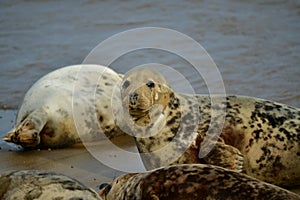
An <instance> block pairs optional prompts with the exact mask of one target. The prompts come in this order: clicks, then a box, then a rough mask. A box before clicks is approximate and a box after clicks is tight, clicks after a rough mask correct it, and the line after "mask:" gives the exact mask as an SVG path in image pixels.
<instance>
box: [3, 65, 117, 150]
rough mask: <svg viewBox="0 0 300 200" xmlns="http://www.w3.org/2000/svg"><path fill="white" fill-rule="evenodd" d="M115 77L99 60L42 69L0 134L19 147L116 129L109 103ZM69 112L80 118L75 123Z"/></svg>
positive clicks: (55, 144)
mask: <svg viewBox="0 0 300 200" xmlns="http://www.w3.org/2000/svg"><path fill="white" fill-rule="evenodd" d="M121 77H122V75H120V74H117V73H116V72H115V71H113V70H111V69H110V68H108V67H104V66H100V65H73V66H67V67H63V68H60V69H58V70H55V71H53V72H51V73H49V74H47V75H45V76H44V77H42V78H41V79H40V80H38V81H37V82H36V83H35V84H34V85H33V86H32V87H31V88H30V89H29V90H28V91H27V93H26V95H25V97H24V100H23V103H22V105H21V107H20V109H19V112H18V115H17V119H16V125H15V127H14V128H13V129H12V130H11V131H10V132H8V133H7V135H6V136H4V137H3V140H4V141H6V142H12V143H15V144H18V145H21V146H22V147H24V148H61V147H66V146H69V145H72V144H74V143H77V142H80V141H82V140H83V139H84V140H87V141H93V140H95V139H96V138H99V137H101V135H102V133H105V134H106V136H107V137H109V138H112V137H114V136H116V135H118V134H122V133H121V132H120V131H119V130H118V128H117V127H116V124H115V120H114V119H113V113H112V108H111V98H112V93H113V90H114V89H116V87H115V86H116V84H117V83H118V82H120V81H121ZM116 98H117V97H116ZM74 116H77V119H79V120H81V122H82V123H80V124H75V122H74ZM77 129H80V133H77ZM79 134H80V135H79Z"/></svg>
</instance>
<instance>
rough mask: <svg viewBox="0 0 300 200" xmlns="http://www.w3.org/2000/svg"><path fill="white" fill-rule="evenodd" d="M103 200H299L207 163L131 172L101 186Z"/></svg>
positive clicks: (277, 188) (294, 196)
mask: <svg viewBox="0 0 300 200" xmlns="http://www.w3.org/2000/svg"><path fill="white" fill-rule="evenodd" d="M99 188H100V190H99V192H98V193H99V195H100V196H101V197H102V198H103V199H104V200H121V199H122V200H126V199H135V200H141V199H143V200H147V199H149V200H150V199H151V200H170V199H178V200H180V199H184V200H189V199H191V200H192V199H245V200H246V199H251V200H253V199H278V200H279V199H281V200H283V199H289V200H291V199H295V200H296V199H300V196H298V195H297V194H294V193H292V192H290V191H287V190H285V189H282V188H280V187H278V186H275V185H272V184H268V183H265V182H262V181H259V180H258V179H254V178H252V177H249V176H247V175H244V174H241V173H238V172H235V171H232V170H227V169H225V168H221V167H217V166H213V165H206V164H183V165H174V166H169V167H163V168H159V169H155V170H153V171H150V172H146V173H130V174H125V175H122V176H120V177H119V178H117V179H115V180H114V181H113V182H112V183H110V184H107V183H103V184H101V185H100V187H99Z"/></svg>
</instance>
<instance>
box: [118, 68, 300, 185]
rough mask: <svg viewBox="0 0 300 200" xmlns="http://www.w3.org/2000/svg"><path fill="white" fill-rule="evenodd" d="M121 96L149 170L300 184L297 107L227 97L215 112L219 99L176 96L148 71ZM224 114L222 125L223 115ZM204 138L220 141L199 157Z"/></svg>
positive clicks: (130, 80)
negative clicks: (190, 169) (200, 170)
mask: <svg viewBox="0 0 300 200" xmlns="http://www.w3.org/2000/svg"><path fill="white" fill-rule="evenodd" d="M121 97H122V102H123V107H124V113H126V112H127V113H128V116H130V120H129V122H130V123H132V125H131V127H133V128H132V130H131V132H134V133H136V134H137V135H136V136H134V135H133V136H134V139H135V142H136V144H137V147H138V149H139V152H140V154H141V158H142V160H143V162H144V165H145V166H146V168H147V169H154V168H157V167H161V166H166V165H169V164H183V163H206V164H213V165H218V166H221V167H224V168H228V169H232V170H236V171H242V172H243V173H246V174H248V175H250V176H252V177H255V178H258V179H260V180H263V181H266V182H269V183H273V184H277V185H281V186H294V185H300V170H299V166H300V134H299V133H300V109H298V108H294V107H291V106H287V105H284V104H280V103H276V102H272V101H267V100H263V99H259V98H253V97H246V96H236V95H235V96H226V97H223V96H222V99H221V101H219V102H220V103H219V104H217V105H214V107H212V104H211V99H212V98H214V99H219V98H221V97H220V96H218V95H212V96H209V95H200V94H199V95H198V94H197V95H189V94H181V93H176V92H175V91H174V90H173V89H172V88H171V87H170V86H169V84H168V82H167V81H166V80H165V78H164V77H163V76H162V75H161V74H160V73H159V72H158V71H156V70H154V69H151V68H146V67H141V68H135V69H133V70H131V71H130V72H128V73H127V74H126V75H125V76H124V78H123V81H122V89H121ZM224 110H225V111H226V113H225V120H224V123H222V122H223V121H221V120H218V115H219V113H220V112H223V111H224ZM212 112H216V113H217V117H215V118H214V119H212ZM197 117H198V119H197ZM128 118H129V117H128ZM218 127H223V128H222V129H221V133H220V137H219V138H217V139H214V138H213V139H212V140H211V139H210V138H211V135H216V133H214V132H213V131H214V130H216V131H217V130H218ZM209 129H210V130H212V131H211V132H208V130H209ZM205 138H209V140H208V141H212V143H213V142H214V140H215V142H214V143H213V145H214V147H213V148H212V150H211V151H210V153H209V154H207V155H206V156H205V157H203V158H199V151H200V149H201V148H203V146H202V145H203V141H204V140H205ZM200 153H201V152H200Z"/></svg>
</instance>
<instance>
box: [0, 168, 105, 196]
mask: <svg viewBox="0 0 300 200" xmlns="http://www.w3.org/2000/svg"><path fill="white" fill-rule="evenodd" d="M0 185H1V187H0V199H2V200H11V199H36V200H57V199H60V200H67V199H69V200H70V199H82V200H96V199H97V200H100V197H99V195H98V194H97V193H96V192H95V191H93V190H92V189H90V188H87V187H86V186H84V185H83V184H81V183H80V182H78V181H76V180H75V179H72V178H70V177H67V176H65V175H62V174H58V173H54V172H48V171H40V170H20V171H11V172H6V173H3V174H0Z"/></svg>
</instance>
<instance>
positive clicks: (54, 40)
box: [0, 0, 300, 187]
mask: <svg viewBox="0 0 300 200" xmlns="http://www.w3.org/2000/svg"><path fill="white" fill-rule="evenodd" d="M76 2H78V3H74V2H73V1H49V0H32V1H29V0H27V1H22V0H11V1H0V69H1V73H0V107H7V108H10V109H12V110H16V109H17V108H18V106H19V105H20V104H21V102H22V98H23V96H24V94H25V92H26V91H27V89H28V88H29V87H30V86H31V85H32V84H33V83H34V82H35V81H36V80H38V79H39V78H40V77H41V76H43V75H45V74H47V73H48V72H50V71H52V70H54V69H57V68H60V67H63V66H66V65H72V64H78V63H81V62H82V61H83V60H84V58H85V57H86V56H87V54H88V53H89V52H90V51H91V50H92V49H93V48H94V47H95V46H96V45H98V44H99V43H100V42H101V41H103V40H105V39H106V38H108V37H110V36H112V35H113V34H116V33H119V32H121V31H126V30H128V29H132V28H139V27H146V26H147V27H149V26H151V27H165V28H170V29H174V30H177V31H180V32H182V33H184V34H186V35H188V36H190V37H192V38H193V39H195V40H196V41H197V42H199V43H200V44H201V45H202V46H203V47H204V48H205V49H206V50H207V51H208V53H209V54H210V56H211V57H212V58H213V59H214V61H215V63H216V64H217V66H218V68H219V70H220V72H221V74H222V77H223V80H224V84H225V88H226V91H227V93H231V94H241V95H248V96H256V97H261V98H265V99H270V100H273V101H278V102H281V103H285V104H289V105H292V106H296V107H300V101H299V99H300V91H299V86H300V79H299V77H300V66H299V64H300V57H299V55H300V40H299V38H300V23H299V22H300V2H299V1H297V0H294V1H293V0H287V1H286V0H268V1H259V0H258V1H255V2H254V1H248V0H243V1H237V0H223V1H218V0H197V1H196V0H187V1H178V0H173V1H159V0H155V1H138V0H131V1H130V0H127V1H95V0H82V1H76ZM151 39H153V40H155V38H151ZM191 51H192V50H191ZM191 54H193V52H191ZM193 56H195V57H197V56H198V55H196V54H195V55H193ZM149 62H157V63H163V64H165V65H170V66H175V67H176V66H179V67H181V68H183V69H184V68H185V67H186V66H185V65H186V62H184V61H182V59H178V58H177V57H174V55H170V54H166V53H163V52H160V51H158V52H157V51H156V52H153V51H151V50H146V51H141V52H137V53H136V54H130V55H128V56H127V57H126V56H125V57H124V58H122V59H120V60H118V61H116V62H115V63H114V64H113V65H112V68H113V69H115V70H116V71H118V72H123V73H124V72H126V71H127V70H128V69H129V68H131V67H132V66H135V65H139V64H144V63H149ZM186 69H188V67H187V68H186ZM186 76H187V78H188V79H190V80H191V82H192V83H193V86H194V87H195V90H196V92H199V93H201V92H207V90H206V86H205V83H204V82H203V80H201V79H198V78H197V77H195V76H194V74H193V73H192V72H189V71H188V70H187V71H186ZM14 118H15V111H1V112H0V131H1V134H2V135H3V133H4V132H6V131H8V130H9V129H10V128H11V126H12V125H13V120H14ZM0 147H1V149H2V151H0V153H1V156H0V157H1V160H0V171H5V170H8V169H22V168H27V169H28V168H29V169H50V170H51V169H52V170H55V171H60V172H63V173H66V174H68V175H71V176H73V177H76V178H78V179H79V180H82V181H83V182H84V183H86V184H87V185H89V186H92V187H94V186H95V185H96V184H97V183H99V182H101V181H103V180H107V179H112V178H113V177H114V176H116V174H117V172H115V171H113V170H111V169H109V168H108V167H105V166H103V165H101V164H100V163H99V162H97V161H96V160H95V159H94V158H92V157H91V155H89V154H88V152H86V150H84V149H81V150H79V149H66V150H56V151H51V153H49V152H47V150H46V151H40V152H38V153H37V152H34V154H33V153H32V152H6V150H7V149H9V148H11V146H7V144H4V143H3V142H2V143H1V144H0ZM66 158H67V159H66ZM105 177H106V178H105ZM107 177H108V178H107Z"/></svg>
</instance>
